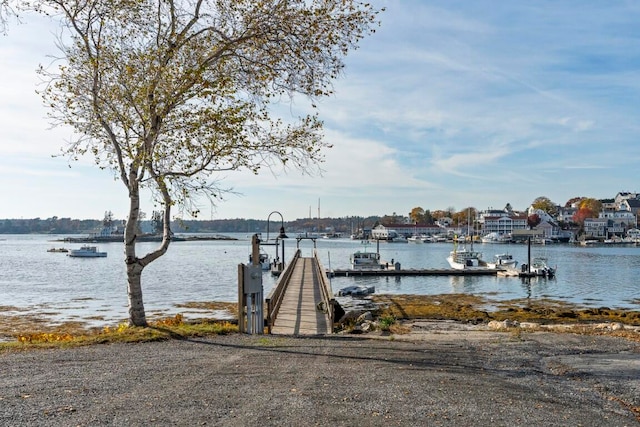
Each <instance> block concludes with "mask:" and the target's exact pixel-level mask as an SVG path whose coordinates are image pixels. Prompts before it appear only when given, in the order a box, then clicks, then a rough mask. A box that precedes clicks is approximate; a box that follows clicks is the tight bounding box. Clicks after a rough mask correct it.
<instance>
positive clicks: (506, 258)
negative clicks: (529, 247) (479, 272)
mask: <svg viewBox="0 0 640 427" xmlns="http://www.w3.org/2000/svg"><path fill="white" fill-rule="evenodd" d="M517 265H518V261H517V260H515V259H513V255H511V254H496V255H494V256H493V261H487V267H489V268H516V267H517Z"/></svg>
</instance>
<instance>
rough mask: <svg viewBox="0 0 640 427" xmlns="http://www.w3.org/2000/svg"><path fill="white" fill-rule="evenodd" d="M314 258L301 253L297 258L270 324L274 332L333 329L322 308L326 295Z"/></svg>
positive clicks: (306, 332) (317, 332) (318, 332)
mask: <svg viewBox="0 0 640 427" xmlns="http://www.w3.org/2000/svg"><path fill="white" fill-rule="evenodd" d="M314 262H315V259H314V258H302V257H301V258H298V259H296V260H295V265H294V266H293V271H292V273H291V276H290V277H289V278H288V280H287V284H286V291H285V293H284V296H283V297H282V302H281V304H280V308H279V310H278V315H277V317H276V319H275V322H274V324H273V326H272V328H271V333H272V334H275V335H278V334H281V335H321V334H330V333H331V332H332V329H333V322H332V321H331V319H330V318H329V316H328V315H327V313H326V312H325V311H322V310H321V309H319V305H320V306H321V305H322V304H321V303H322V302H323V296H322V291H321V290H320V286H321V281H320V278H319V277H318V274H317V272H316V271H317V270H316V269H315V268H314ZM320 308H322V307H320Z"/></svg>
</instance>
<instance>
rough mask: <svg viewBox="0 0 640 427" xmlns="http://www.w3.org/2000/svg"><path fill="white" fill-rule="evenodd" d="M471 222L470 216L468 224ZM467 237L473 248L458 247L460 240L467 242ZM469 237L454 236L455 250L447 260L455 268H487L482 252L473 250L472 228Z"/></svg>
mask: <svg viewBox="0 0 640 427" xmlns="http://www.w3.org/2000/svg"><path fill="white" fill-rule="evenodd" d="M469 212H470V211H469ZM469 215H470V213H469ZM470 223H471V220H470V218H469V219H468V220H467V224H470ZM467 237H468V238H469V241H470V242H471V249H467V248H466V247H463V248H462V249H458V242H465V241H466V240H467ZM467 237H461V236H453V250H452V251H451V252H450V253H449V256H448V257H447V262H448V263H449V265H450V266H451V268H453V269H454V270H474V269H482V270H485V269H486V268H487V263H486V262H485V261H483V260H482V253H480V252H478V251H474V250H473V235H472V234H471V233H470V230H469V232H468V236H467Z"/></svg>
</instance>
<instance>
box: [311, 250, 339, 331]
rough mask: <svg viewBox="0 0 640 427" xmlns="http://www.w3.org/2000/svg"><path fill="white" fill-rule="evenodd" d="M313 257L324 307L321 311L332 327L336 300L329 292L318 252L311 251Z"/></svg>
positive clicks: (329, 284)
mask: <svg viewBox="0 0 640 427" xmlns="http://www.w3.org/2000/svg"><path fill="white" fill-rule="evenodd" d="M313 257H314V258H315V260H316V262H315V268H316V272H315V273H316V276H317V277H318V280H319V281H320V292H321V293H322V304H323V305H324V307H323V311H325V312H326V313H327V316H328V317H329V321H330V322H331V325H333V322H334V316H335V304H336V300H335V298H334V297H333V291H332V290H331V282H329V279H328V278H327V273H326V270H325V269H324V267H323V266H322V262H321V261H320V257H319V256H318V251H317V250H315V249H314V251H313ZM318 308H319V309H320V307H318ZM331 329H333V328H331Z"/></svg>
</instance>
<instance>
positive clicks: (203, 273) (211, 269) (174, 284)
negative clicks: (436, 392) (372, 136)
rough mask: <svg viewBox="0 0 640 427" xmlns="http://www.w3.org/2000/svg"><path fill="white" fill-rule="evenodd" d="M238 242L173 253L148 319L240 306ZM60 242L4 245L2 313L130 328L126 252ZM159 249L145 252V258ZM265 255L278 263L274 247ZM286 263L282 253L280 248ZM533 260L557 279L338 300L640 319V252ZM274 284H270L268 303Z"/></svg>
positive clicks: (351, 281)
mask: <svg viewBox="0 0 640 427" xmlns="http://www.w3.org/2000/svg"><path fill="white" fill-rule="evenodd" d="M226 235H227V236H229V237H233V238H236V239H237V240H207V241H184V242H173V243H172V244H171V246H170V247H169V251H168V252H167V253H166V254H165V255H164V256H163V257H161V258H160V259H158V260H157V261H155V262H153V263H152V264H150V265H149V266H148V267H147V268H146V269H145V270H144V272H143V277H142V284H143V295H144V303H145V308H146V311H147V314H148V316H150V317H152V316H172V315H175V314H177V313H182V314H184V315H185V317H187V318H188V317H189V316H194V317H196V316H199V315H209V316H211V312H202V311H199V310H197V309H193V308H186V307H185V306H184V304H187V303H192V302H211V301H219V302H236V301H237V300H238V295H237V293H238V277H237V275H238V265H239V264H241V263H243V264H247V263H249V254H250V253H251V238H250V236H247V235H245V234H226ZM63 237H69V236H52V235H2V236H0V312H1V313H4V314H12V315H24V314H38V315H41V316H43V317H44V318H47V319H50V320H51V321H65V320H78V321H84V322H88V323H91V322H93V323H97V324H112V323H118V322H120V321H123V320H125V319H126V318H127V282H126V272H125V266H124V254H123V245H122V243H101V244H99V245H98V246H99V250H100V251H104V252H107V254H108V256H107V257H106V258H72V257H68V256H66V254H65V253H54V252H47V250H48V249H51V248H58V247H65V248H67V249H73V248H78V247H79V246H80V244H70V243H63V242H60V241H57V240H59V239H62V238H63ZM298 243H299V247H300V249H301V251H302V255H303V256H311V254H312V251H313V249H314V244H313V241H311V240H301V241H300V242H297V241H296V239H294V238H289V239H286V240H284V250H285V259H286V261H289V260H290V259H291V257H292V256H293V254H294V251H295V250H296V247H297V244H298ZM156 245H157V243H152V242H149V243H140V244H138V249H137V252H138V256H142V255H144V254H145V253H146V252H148V251H149V250H152V249H153V248H154V247H155V246H156ZM315 246H316V249H317V251H318V253H319V255H320V258H321V260H322V262H323V264H324V267H325V268H327V269H348V268H349V256H350V255H351V254H352V253H353V252H355V251H358V250H360V251H379V252H380V255H381V258H382V259H383V260H385V261H388V262H390V263H392V262H393V263H395V262H399V263H400V265H401V268H402V269H410V268H415V269H429V268H433V269H446V268H449V266H448V264H447V261H446V257H447V255H448V254H449V252H450V251H451V250H452V248H453V247H452V245H451V244H450V243H428V244H411V243H380V244H378V245H376V244H375V242H374V243H372V244H369V245H363V244H362V242H360V241H354V240H349V239H317V241H316V244H315ZM263 249H264V250H265V251H266V252H267V253H268V254H269V255H270V256H271V257H272V258H274V257H275V256H276V247H275V246H265V247H263ZM474 249H475V250H479V251H481V252H482V253H483V258H484V259H485V260H490V259H491V258H492V257H493V255H495V254H498V253H510V254H512V255H513V256H514V258H515V259H517V260H518V261H519V265H521V264H522V263H526V262H527V257H528V249H527V246H526V245H522V244H475V245H474ZM277 250H278V254H277V255H278V256H280V257H281V256H282V246H280V247H279V248H277ZM531 255H532V256H535V257H538V256H541V257H546V258H547V260H548V263H549V265H551V266H555V267H557V275H556V277H555V278H553V279H544V278H533V279H530V280H527V279H521V278H518V277H495V276H397V277H357V276H355V277H334V278H332V279H331V286H332V288H333V290H334V292H337V291H338V290H339V289H341V288H343V287H347V286H352V285H366V286H375V289H376V293H379V294H419V295H438V294H452V293H464V294H474V295H479V296H482V297H485V298H487V299H488V300H490V301H505V300H514V299H522V298H529V299H532V300H535V299H542V298H545V299H553V300H558V301H563V302H567V303H572V304H578V305H580V306H584V307H609V308H623V309H632V310H639V309H640V283H639V280H638V277H640V247H635V246H607V247H605V246H597V247H580V246H573V245H566V244H555V245H544V246H538V245H534V246H532V247H531ZM275 280H276V279H275V278H274V277H272V276H271V274H269V273H268V272H265V273H264V274H263V286H264V293H265V295H266V294H267V293H268V292H269V291H270V290H271V288H272V287H273V285H274V283H275Z"/></svg>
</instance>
